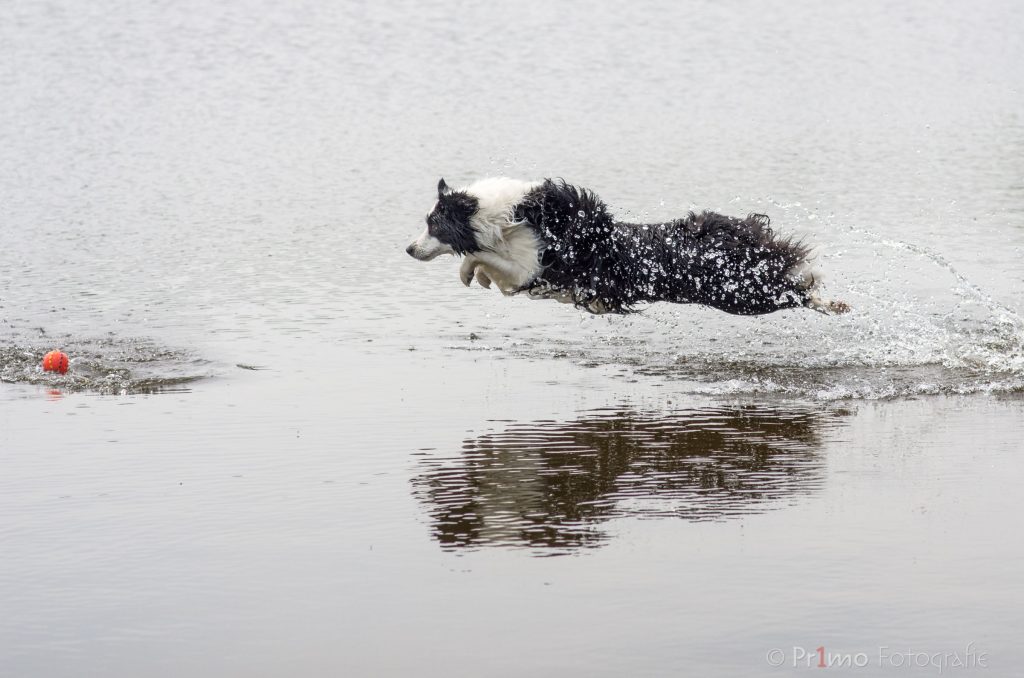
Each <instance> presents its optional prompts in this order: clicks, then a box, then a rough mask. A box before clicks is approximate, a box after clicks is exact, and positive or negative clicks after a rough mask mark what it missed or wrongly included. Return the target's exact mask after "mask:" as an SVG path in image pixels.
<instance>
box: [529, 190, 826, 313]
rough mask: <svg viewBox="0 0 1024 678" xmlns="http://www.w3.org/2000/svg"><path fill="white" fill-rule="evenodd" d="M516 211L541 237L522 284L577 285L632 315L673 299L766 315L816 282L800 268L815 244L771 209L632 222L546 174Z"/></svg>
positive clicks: (586, 297)
mask: <svg viewBox="0 0 1024 678" xmlns="http://www.w3.org/2000/svg"><path fill="white" fill-rule="evenodd" d="M515 218H516V219H517V220H521V221H524V222H526V223H528V224H529V225H530V226H531V227H532V228H533V229H534V231H535V232H536V234H537V237H538V238H539V240H540V241H541V251H540V263H541V267H542V268H541V272H540V274H539V275H538V276H537V278H536V279H535V280H533V281H532V282H531V283H529V284H528V285H527V286H526V287H524V288H523V289H522V290H521V291H525V292H532V293H536V294H544V293H547V292H550V291H561V292H568V293H569V294H571V296H572V299H573V300H574V301H575V303H576V305H577V306H578V307H580V308H583V309H586V310H594V308H595V307H596V308H599V309H600V310H601V311H604V312H613V313H631V312H634V311H635V310H636V308H635V307H636V305H637V304H640V303H643V302H654V301H669V302H675V303H681V304H704V305H706V306H712V307H714V308H717V309H720V310H722V311H726V312H728V313H735V314H738V315H759V314H763V313H771V312H773V311H778V310H780V309H784V308H795V307H799V306H805V305H807V303H808V294H809V291H808V287H809V286H810V285H809V282H808V281H806V280H800V277H799V276H798V275H796V274H795V271H796V269H797V268H798V267H800V266H801V265H803V264H804V263H805V262H806V259H807V256H808V248H807V247H805V246H804V245H803V244H802V243H800V242H796V241H794V240H792V239H791V238H783V237H778V236H776V235H775V234H774V233H773V232H772V229H771V227H770V226H769V219H768V217H767V216H765V215H763V214H751V215H749V216H747V218H745V219H738V218H735V217H727V216H723V215H721V214H716V213H714V212H702V213H700V214H695V213H693V212H690V213H689V214H688V215H687V216H686V217H684V218H682V219H676V220H674V221H670V222H666V223H660V224H632V223H624V222H618V221H615V220H614V218H613V217H612V215H611V214H609V213H608V210H607V208H606V207H605V204H604V203H603V202H602V201H601V200H600V199H599V198H598V197H597V196H596V195H594V193H593V192H591V191H588V190H587V189H582V188H577V187H575V186H572V185H569V184H566V183H565V182H564V181H552V180H550V179H547V180H545V181H544V183H543V184H542V185H541V186H539V187H538V188H536V189H535V190H533V191H531V192H530V193H528V194H527V195H526V196H525V198H524V199H523V200H522V201H521V202H520V203H519V204H518V205H517V206H516V208H515Z"/></svg>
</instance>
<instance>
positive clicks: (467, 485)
mask: <svg viewBox="0 0 1024 678" xmlns="http://www.w3.org/2000/svg"><path fill="white" fill-rule="evenodd" d="M836 417H837V415H836V414H835V413H833V414H823V413H821V412H814V411H809V410H808V411H800V410H796V411H794V410H792V409H790V410H787V411H780V410H777V409H769V408H761V407H735V408H722V409H702V410H690V411H683V412H676V413H672V414H667V415H666V414H663V413H661V414H653V413H643V412H638V411H632V410H628V409H616V410H597V411H592V412H587V413H585V414H583V415H582V416H581V417H580V418H578V419H576V420H573V421H565V422H554V421H536V422H528V423H498V424H497V426H500V427H501V430H496V431H492V432H487V433H484V434H482V435H480V436H478V437H476V438H471V439H468V440H466V441H465V443H464V445H463V450H462V452H461V454H459V455H457V456H455V457H452V458H441V457H437V456H435V455H432V454H428V455H424V456H423V457H421V458H420V459H419V464H421V467H420V469H421V470H420V472H419V473H418V474H417V475H416V477H415V478H414V480H413V484H414V486H415V492H416V494H417V496H419V497H420V499H421V500H423V502H424V503H425V505H426V507H427V511H428V513H429V514H430V518H431V523H432V529H433V534H434V536H435V538H436V539H437V540H438V541H440V542H441V544H443V545H444V546H445V547H450V548H457V547H474V546H484V545H502V546H526V547H532V548H538V549H542V550H549V551H550V550H554V551H555V552H557V551H558V550H568V549H573V548H576V547H582V546H596V545H599V544H601V543H602V542H603V541H604V540H605V539H606V538H607V535H605V534H604V533H603V532H602V531H600V529H598V525H599V524H600V523H602V522H604V521H606V520H608V519H610V518H614V517H619V516H629V515H640V516H674V517H678V518H683V519H686V520H694V521H700V520H726V519H729V518H732V517H736V516H742V515H745V514H750V513H757V512H761V511H765V510H769V509H771V508H776V507H779V506H784V505H786V504H788V503H792V502H793V501H796V500H798V499H799V498H800V497H801V496H803V495H805V494H806V493H808V492H812V491H814V490H815V489H816V488H817V487H818V486H819V485H820V484H821V482H822V479H823V477H824V472H823V466H824V461H823V459H822V458H821V457H820V455H819V454H818V449H819V447H820V436H821V432H822V430H823V429H824V428H827V427H829V426H830V425H831V424H834V423H835V422H836Z"/></svg>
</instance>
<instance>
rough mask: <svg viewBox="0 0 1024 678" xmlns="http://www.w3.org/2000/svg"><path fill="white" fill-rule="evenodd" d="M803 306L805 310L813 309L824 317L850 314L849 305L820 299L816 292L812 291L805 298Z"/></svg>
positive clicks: (836, 300) (834, 300)
mask: <svg viewBox="0 0 1024 678" xmlns="http://www.w3.org/2000/svg"><path fill="white" fill-rule="evenodd" d="M805 305H806V306H807V308H810V309H813V310H815V311H817V312H818V313H824V314H825V315H842V314H843V313H849V312H850V305H849V304H847V303H846V302H845V301H839V300H838V299H822V298H821V297H820V296H818V293H817V292H816V291H812V292H811V293H810V294H809V295H808V296H807V302H806V304H805Z"/></svg>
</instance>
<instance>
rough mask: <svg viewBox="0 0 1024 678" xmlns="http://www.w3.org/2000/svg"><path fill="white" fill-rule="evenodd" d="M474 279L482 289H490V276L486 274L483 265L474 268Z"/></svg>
mask: <svg viewBox="0 0 1024 678" xmlns="http://www.w3.org/2000/svg"><path fill="white" fill-rule="evenodd" d="M476 281H477V282H478V283H480V287H483V288H484V289H488V290H489V289H491V277H490V276H489V275H487V272H486V271H485V270H484V267H483V266H480V267H479V268H477V269H476Z"/></svg>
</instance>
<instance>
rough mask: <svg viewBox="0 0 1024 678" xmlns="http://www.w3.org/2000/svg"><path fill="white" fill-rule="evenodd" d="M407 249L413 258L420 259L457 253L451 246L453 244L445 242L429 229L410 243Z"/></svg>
mask: <svg viewBox="0 0 1024 678" xmlns="http://www.w3.org/2000/svg"><path fill="white" fill-rule="evenodd" d="M405 251H406V252H407V253H408V255H409V256H410V257H412V258H413V259H419V260H420V261H430V260H431V259H433V258H434V257H438V256H440V255H442V254H455V250H453V249H452V248H451V245H446V244H444V243H443V242H441V241H440V240H438V239H437V238H435V237H434V236H432V235H430V233H429V232H427V231H424V232H423V234H422V235H421V236H420V237H418V238H416V239H415V240H413V241H412V242H411V243H409V246H408V247H406V248H405Z"/></svg>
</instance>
